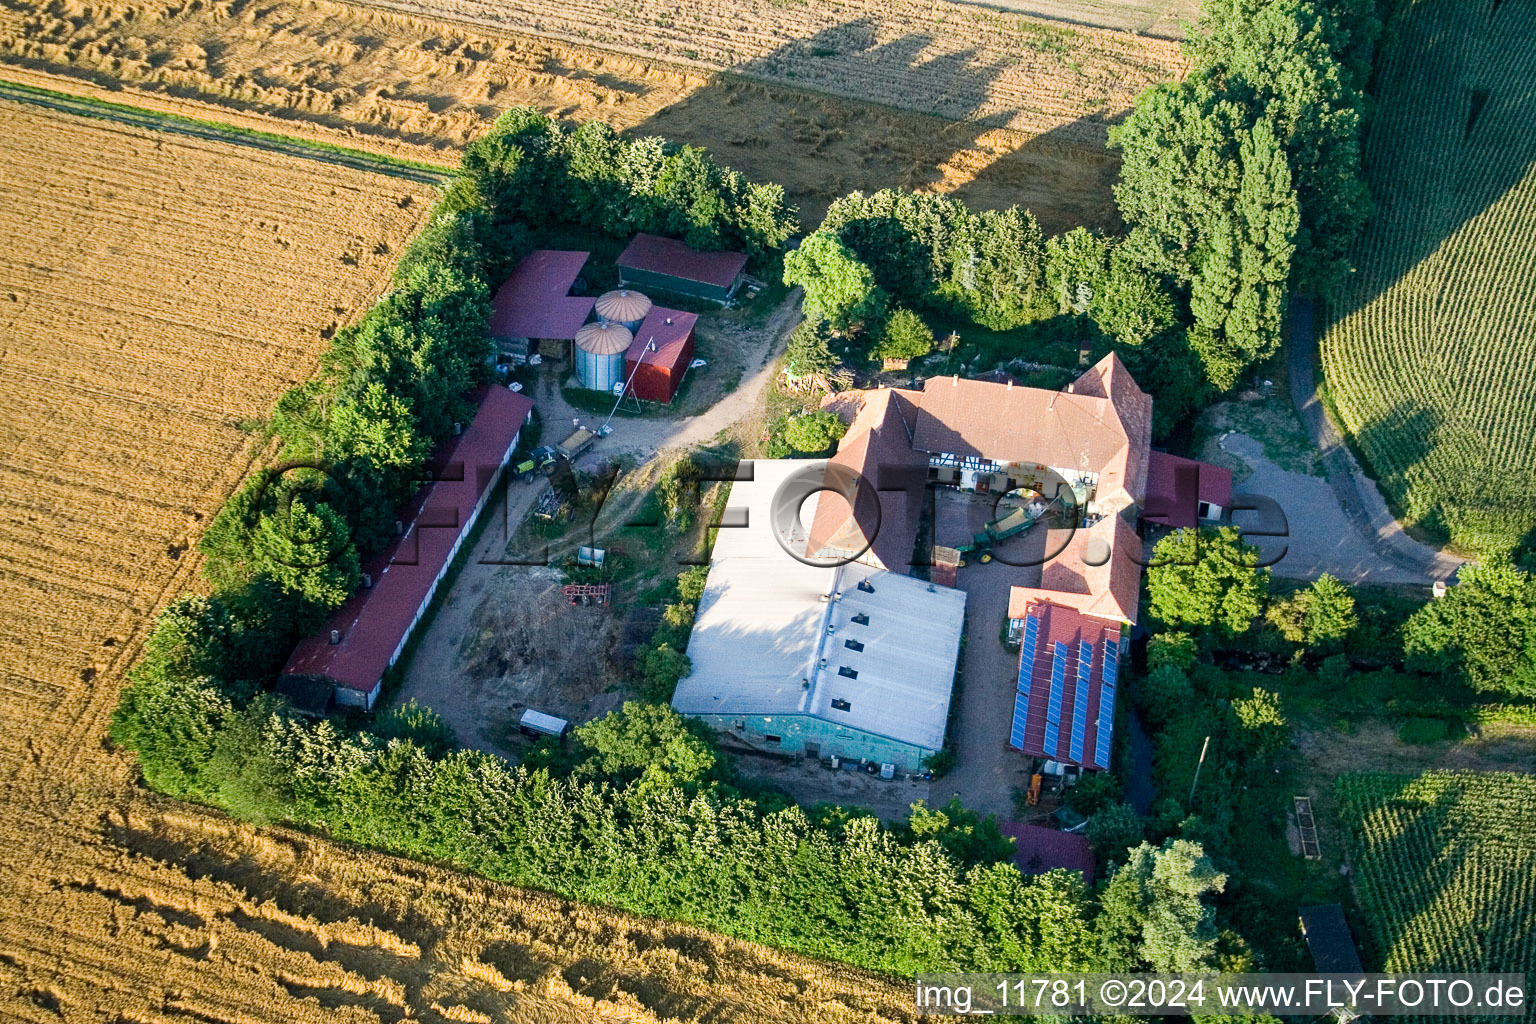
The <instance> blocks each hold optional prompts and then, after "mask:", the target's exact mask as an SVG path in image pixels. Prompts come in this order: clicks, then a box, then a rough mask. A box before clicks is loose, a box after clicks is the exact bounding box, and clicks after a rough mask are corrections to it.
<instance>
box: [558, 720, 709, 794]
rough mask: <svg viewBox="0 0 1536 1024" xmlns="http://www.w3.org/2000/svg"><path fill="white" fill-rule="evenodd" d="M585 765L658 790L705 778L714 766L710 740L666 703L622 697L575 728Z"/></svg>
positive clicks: (616, 778) (605, 773)
mask: <svg viewBox="0 0 1536 1024" xmlns="http://www.w3.org/2000/svg"><path fill="white" fill-rule="evenodd" d="M575 736H576V742H577V744H578V745H579V746H580V748H581V753H582V755H583V762H584V763H585V765H586V766H587V767H588V768H589V769H591V770H593V771H596V772H598V773H600V774H601V775H602V776H604V777H606V778H610V779H614V780H615V781H618V782H626V781H630V780H634V779H639V780H641V781H642V786H643V788H646V789H649V790H661V789H668V788H673V787H676V786H689V785H695V784H698V783H701V782H703V781H704V780H705V779H707V778H708V777H709V776H710V774H711V773H712V772H713V771H714V770H715V764H716V760H717V758H716V754H715V748H714V744H713V742H712V740H710V739H709V738H708V737H707V735H706V734H705V733H704V732H703V731H702V728H701V727H700V726H699V725H698V723H697V722H694V721H691V720H690V719H687V718H684V717H683V716H682V715H679V714H678V713H677V712H676V711H673V710H672V709H671V708H670V707H669V706H667V705H665V704H652V703H646V702H643V701H633V700H631V701H625V702H624V706H623V707H622V708H620V709H619V710H618V711H610V712H609V713H608V714H606V715H604V716H603V717H602V718H598V719H595V720H593V721H591V722H588V723H587V724H586V725H583V726H580V727H578V728H577V729H576V732H575Z"/></svg>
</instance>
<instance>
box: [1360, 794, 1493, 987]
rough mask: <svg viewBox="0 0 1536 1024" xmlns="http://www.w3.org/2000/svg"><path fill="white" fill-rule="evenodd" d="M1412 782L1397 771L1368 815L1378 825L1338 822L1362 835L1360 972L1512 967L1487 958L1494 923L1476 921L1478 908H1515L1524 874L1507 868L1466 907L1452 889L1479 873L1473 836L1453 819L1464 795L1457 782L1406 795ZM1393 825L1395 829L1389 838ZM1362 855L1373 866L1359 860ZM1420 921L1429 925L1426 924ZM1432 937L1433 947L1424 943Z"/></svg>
mask: <svg viewBox="0 0 1536 1024" xmlns="http://www.w3.org/2000/svg"><path fill="white" fill-rule="evenodd" d="M1413 781H1414V779H1413V777H1411V776H1403V777H1402V778H1401V783H1402V785H1401V786H1400V787H1399V789H1398V790H1397V792H1396V794H1395V795H1393V796H1390V797H1388V798H1386V799H1380V800H1377V801H1373V802H1372V806H1371V807H1370V809H1368V810H1367V813H1366V818H1367V819H1370V818H1376V819H1378V823H1377V827H1376V828H1374V829H1373V828H1371V827H1370V826H1369V824H1368V820H1367V821H1346V822H1344V827H1345V828H1346V829H1351V830H1358V831H1359V832H1360V833H1361V837H1360V838H1359V840H1358V845H1359V849H1357V851H1356V854H1355V865H1354V866H1355V868H1356V870H1357V871H1359V870H1360V869H1361V868H1362V866H1364V867H1365V868H1366V873H1365V874H1364V876H1363V877H1360V878H1359V879H1358V880H1357V881H1356V883H1355V886H1354V888H1355V891H1356V893H1357V894H1360V896H1359V898H1360V899H1361V904H1362V905H1361V908H1360V909H1361V910H1362V911H1363V912H1364V914H1365V916H1366V919H1367V923H1368V928H1358V927H1357V928H1356V929H1355V933H1356V936H1357V937H1358V938H1359V939H1361V940H1363V945H1364V947H1365V948H1364V949H1363V950H1362V952H1363V953H1364V954H1365V955H1364V956H1363V957H1362V960H1364V962H1365V967H1366V969H1367V970H1378V971H1379V970H1386V969H1389V964H1390V969H1395V970H1404V969H1406V968H1407V966H1408V964H1412V967H1413V969H1414V970H1419V971H1435V970H1442V971H1443V970H1459V971H1499V970H1517V969H1518V967H1517V965H1515V964H1504V965H1502V966H1501V965H1500V964H1499V963H1497V962H1495V961H1494V960H1492V959H1490V957H1489V953H1490V952H1491V950H1490V949H1489V942H1488V937H1489V929H1490V926H1491V925H1492V924H1493V922H1491V921H1489V920H1487V919H1486V918H1480V917H1479V915H1478V911H1482V912H1484V913H1487V912H1490V911H1493V910H1496V909H1498V908H1501V907H1502V908H1506V909H1509V910H1511V911H1512V910H1513V909H1514V908H1516V907H1518V906H1519V905H1520V903H1521V900H1520V899H1519V897H1518V895H1517V890H1518V888H1519V886H1518V885H1517V884H1516V883H1517V882H1519V883H1523V879H1520V878H1518V875H1519V873H1518V872H1515V871H1511V872H1509V875H1508V876H1506V877H1505V878H1503V879H1501V880H1500V884H1498V885H1497V886H1494V887H1490V888H1491V889H1492V890H1493V891H1491V892H1490V891H1489V889H1482V890H1481V891H1480V892H1479V893H1478V895H1479V896H1483V897H1484V899H1480V900H1478V901H1477V903H1476V904H1474V905H1472V906H1467V904H1466V902H1465V901H1466V895H1467V894H1466V893H1465V891H1458V890H1463V886H1464V885H1465V883H1466V878H1465V877H1464V876H1465V875H1466V874H1468V873H1472V874H1473V875H1476V874H1479V873H1480V872H1479V870H1478V865H1477V864H1476V862H1473V863H1468V852H1469V849H1470V846H1471V843H1472V842H1473V841H1474V840H1473V839H1471V838H1464V837H1463V836H1462V834H1461V829H1460V828H1459V827H1458V823H1457V821H1456V819H1457V817H1458V803H1459V799H1460V797H1461V795H1462V794H1461V793H1460V792H1459V791H1458V789H1457V786H1458V784H1457V783H1451V784H1450V785H1448V786H1447V787H1446V788H1445V789H1444V790H1442V791H1441V792H1439V793H1436V794H1435V795H1434V796H1433V797H1429V796H1427V795H1411V794H1410V793H1409V792H1408V789H1409V785H1410V784H1411V783H1412V782H1413ZM1365 785H1367V786H1369V785H1371V783H1370V782H1366V783H1365ZM1393 826H1396V827H1398V829H1399V831H1397V833H1396V834H1392V835H1389V834H1388V832H1389V830H1390V829H1391V828H1392V827H1393ZM1373 833H1374V834H1373ZM1366 857H1368V858H1369V860H1370V862H1371V864H1368V865H1362V864H1361V863H1360V861H1361V860H1363V859H1366ZM1371 867H1374V871H1371V870H1370V868H1371ZM1415 872H1417V874H1415ZM1511 876H1513V877H1511ZM1372 894H1374V895H1375V900H1371V899H1370V896H1371V895H1372ZM1426 922H1429V923H1431V924H1432V927H1430V928H1426V927H1425V923H1426ZM1431 936H1432V937H1433V939H1434V940H1435V941H1434V944H1433V947H1432V948H1431V947H1430V946H1429V945H1428V944H1427V943H1426V939H1428V938H1430V937H1431ZM1394 957H1395V961H1394V960H1393V958H1394Z"/></svg>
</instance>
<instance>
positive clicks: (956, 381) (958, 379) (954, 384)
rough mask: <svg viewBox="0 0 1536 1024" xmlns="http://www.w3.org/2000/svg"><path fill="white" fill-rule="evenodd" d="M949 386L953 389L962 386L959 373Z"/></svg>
mask: <svg viewBox="0 0 1536 1024" xmlns="http://www.w3.org/2000/svg"><path fill="white" fill-rule="evenodd" d="M949 386H950V387H952V388H957V387H959V386H960V375H959V374H958V373H957V374H955V375H954V377H953V378H952V379H951V380H950V382H949Z"/></svg>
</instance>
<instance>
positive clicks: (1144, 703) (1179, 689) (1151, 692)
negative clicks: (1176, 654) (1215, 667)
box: [1136, 660, 1195, 728]
mask: <svg viewBox="0 0 1536 1024" xmlns="http://www.w3.org/2000/svg"><path fill="white" fill-rule="evenodd" d="M1149 664H1150V660H1149ZM1194 698H1195V687H1194V684H1193V683H1191V682H1190V681H1189V676H1188V675H1186V674H1185V672H1184V670H1183V669H1180V668H1179V667H1178V666H1177V665H1160V666H1158V667H1157V668H1154V669H1152V671H1150V672H1148V673H1147V676H1146V678H1145V679H1143V680H1142V681H1141V685H1139V686H1138V687H1136V704H1137V706H1138V707H1140V708H1141V710H1142V713H1143V714H1145V715H1146V716H1147V722H1148V724H1149V725H1152V726H1154V727H1157V728H1161V727H1162V726H1163V725H1165V724H1167V723H1168V722H1169V721H1171V720H1173V719H1175V718H1178V717H1179V716H1181V715H1182V714H1184V712H1185V711H1186V709H1188V707H1189V706H1190V704H1191V703H1192V702H1193V701H1194Z"/></svg>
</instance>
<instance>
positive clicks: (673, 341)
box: [624, 306, 699, 403]
mask: <svg viewBox="0 0 1536 1024" xmlns="http://www.w3.org/2000/svg"><path fill="white" fill-rule="evenodd" d="M698 322H699V316H698V314H697V313H684V312H683V311H681V310H677V309H665V308H663V307H661V306H652V307H651V309H650V312H649V313H647V314H646V317H645V319H644V320H643V321H641V323H640V326H639V327H638V328H637V329H636V331H635V340H634V341H633V342H632V343H631V344H630V346H629V353H628V354H627V355H626V356H625V358H624V375H625V378H626V379H627V380H629V381H630V382H631V383H630V393H631V394H632V395H634V396H635V397H636V398H642V399H644V400H645V401H647V402H669V403H670V402H671V401H672V399H673V398H674V397H675V396H676V395H677V389H678V388H680V387H682V384H683V377H684V376H686V375H687V373H688V364H689V363H691V362H692V361H693V329H694V326H695V325H696V324H697V323H698Z"/></svg>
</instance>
